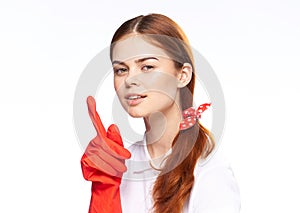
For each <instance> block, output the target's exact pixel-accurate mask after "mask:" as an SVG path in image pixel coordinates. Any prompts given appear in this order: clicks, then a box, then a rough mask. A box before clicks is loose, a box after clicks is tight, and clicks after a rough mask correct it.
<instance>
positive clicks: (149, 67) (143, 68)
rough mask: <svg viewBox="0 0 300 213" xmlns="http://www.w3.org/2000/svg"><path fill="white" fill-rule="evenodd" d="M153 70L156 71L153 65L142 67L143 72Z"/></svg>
mask: <svg viewBox="0 0 300 213" xmlns="http://www.w3.org/2000/svg"><path fill="white" fill-rule="evenodd" d="M152 69H154V66H152V65H144V66H142V70H143V71H146V72H147V71H151V70H152Z"/></svg>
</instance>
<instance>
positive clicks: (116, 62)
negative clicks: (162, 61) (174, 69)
mask: <svg viewBox="0 0 300 213" xmlns="http://www.w3.org/2000/svg"><path fill="white" fill-rule="evenodd" d="M149 59H154V60H157V61H159V59H158V58H156V57H152V56H151V57H145V58H140V59H137V60H135V61H134V62H135V63H141V62H144V61H146V60H149ZM112 64H113V65H114V64H121V65H125V63H124V62H123V61H118V60H115V61H113V62H112Z"/></svg>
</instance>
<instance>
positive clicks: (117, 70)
mask: <svg viewBox="0 0 300 213" xmlns="http://www.w3.org/2000/svg"><path fill="white" fill-rule="evenodd" d="M127 71H128V70H127V69H126V68H123V67H122V68H114V73H115V75H124V74H125V73H126V72H127Z"/></svg>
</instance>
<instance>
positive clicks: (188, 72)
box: [177, 63, 193, 88]
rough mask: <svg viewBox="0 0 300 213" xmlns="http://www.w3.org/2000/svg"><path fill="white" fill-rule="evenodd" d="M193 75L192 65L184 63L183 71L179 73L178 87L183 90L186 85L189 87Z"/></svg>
mask: <svg viewBox="0 0 300 213" xmlns="http://www.w3.org/2000/svg"><path fill="white" fill-rule="evenodd" d="M192 74H193V67H192V65H191V64H190V63H184V64H183V66H182V68H181V70H180V71H179V73H178V75H177V79H178V84H177V87H178V88H183V87H185V86H186V85H188V83H189V82H190V81H191V79H192Z"/></svg>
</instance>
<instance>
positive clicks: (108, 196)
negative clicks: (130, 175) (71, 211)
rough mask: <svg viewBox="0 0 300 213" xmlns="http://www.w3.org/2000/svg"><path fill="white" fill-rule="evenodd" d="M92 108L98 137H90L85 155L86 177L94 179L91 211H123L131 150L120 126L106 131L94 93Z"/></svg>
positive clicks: (88, 99)
mask: <svg viewBox="0 0 300 213" xmlns="http://www.w3.org/2000/svg"><path fill="white" fill-rule="evenodd" d="M87 105H88V112H89V115H90V118H91V120H92V122H93V125H94V127H95V129H96V132H97V135H96V137H95V138H94V139H93V140H91V141H90V143H89V145H88V146H87V148H86V150H85V152H84V154H83V156H82V158H81V168H82V173H83V176H84V178H85V179H86V180H89V181H92V198H91V203H90V209H89V212H90V213H96V212H109V213H111V212H115V213H120V212H122V209H121V203H120V194H119V185H120V182H121V178H122V174H123V173H124V172H125V171H126V166H125V160H126V159H129V158H130V156H131V154H130V152H129V151H128V150H127V149H125V148H124V145H123V141H122V137H121V135H120V132H119V129H118V127H117V126H116V125H115V124H112V125H110V126H109V128H108V130H107V131H106V130H105V128H104V126H103V124H102V121H101V119H100V117H99V114H98V113H97V111H96V102H95V100H94V98H93V97H92V96H89V97H88V98H87Z"/></svg>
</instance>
